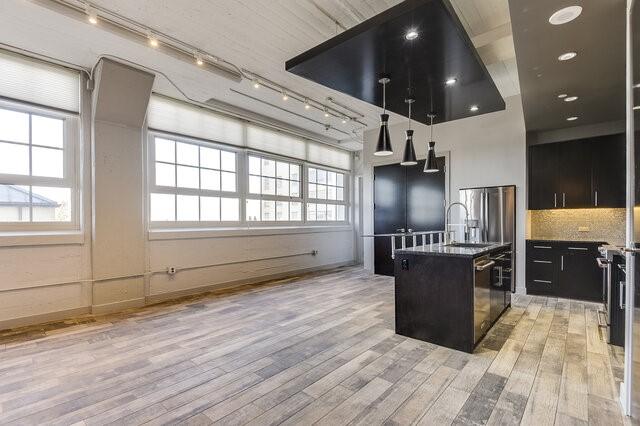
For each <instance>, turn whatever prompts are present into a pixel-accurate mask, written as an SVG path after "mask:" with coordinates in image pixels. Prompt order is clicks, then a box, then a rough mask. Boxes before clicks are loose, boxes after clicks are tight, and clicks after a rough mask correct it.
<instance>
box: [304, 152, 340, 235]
mask: <svg viewBox="0 0 640 426" xmlns="http://www.w3.org/2000/svg"><path fill="white" fill-rule="evenodd" d="M309 169H316V170H324V171H327V172H334V173H340V174H342V175H343V182H342V183H343V186H342V188H343V194H342V195H343V196H342V201H340V200H329V199H322V198H311V197H309V183H310V182H309ZM350 177H351V175H350V174H349V173H348V172H347V171H345V170H340V169H336V168H332V167H327V166H320V165H316V164H312V163H308V164H306V166H305V173H304V189H305V194H306V196H305V206H304V210H305V217H304V220H305V222H306V223H307V224H310V225H319V226H330V225H344V224H348V223H350V216H349V214H350V207H351V203H350V202H349V200H350V194H349V182H350ZM326 185H327V187H328V186H330V185H328V184H326ZM331 186H333V185H331ZM308 204H332V205H335V206H344V220H308V219H307V215H306V213H307V205H308Z"/></svg>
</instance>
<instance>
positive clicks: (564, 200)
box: [529, 134, 626, 210]
mask: <svg viewBox="0 0 640 426" xmlns="http://www.w3.org/2000/svg"><path fill="white" fill-rule="evenodd" d="M624 147H625V144H624V135H623V134H620V135H609V136H602V137H597V138H590V139H581V140H575V141H570V142H560V143H551V144H542V145H534V146H531V147H529V209H531V210H545V209H553V208H559V209H561V208H568V209H569V208H587V207H624V204H625V201H624V200H625V175H626V172H625V170H626V169H625V149H624Z"/></svg>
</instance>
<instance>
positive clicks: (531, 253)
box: [527, 242, 557, 261]
mask: <svg viewBox="0 0 640 426" xmlns="http://www.w3.org/2000/svg"><path fill="white" fill-rule="evenodd" d="M556 257H557V253H556V247H555V245H553V244H551V243H546V242H544V243H543V242H541V243H529V244H527V259H536V260H541V261H545V260H546V261H553V260H554V259H555V258H556Z"/></svg>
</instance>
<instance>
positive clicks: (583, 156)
mask: <svg viewBox="0 0 640 426" xmlns="http://www.w3.org/2000/svg"><path fill="white" fill-rule="evenodd" d="M557 145H558V148H557V149H558V159H557V162H556V163H557V165H558V169H557V172H556V175H555V179H556V184H555V186H554V187H555V188H556V191H557V192H556V194H557V195H556V196H557V200H558V202H557V206H558V207H559V208H566V209H576V208H586V207H591V150H590V149H585V144H584V143H583V142H582V141H572V142H564V143H559V144H557Z"/></svg>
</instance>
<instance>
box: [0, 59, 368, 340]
mask: <svg viewBox="0 0 640 426" xmlns="http://www.w3.org/2000/svg"><path fill="white" fill-rule="evenodd" d="M103 71H104V70H103ZM105 72H106V71H105ZM118 72H125V74H126V70H124V71H123V69H121V68H118ZM130 77H131V78H129V77H127V76H126V75H120V76H119V77H118V79H117V80H119V81H122V82H123V84H125V83H126V82H127V81H133V80H135V73H134V74H132V75H131V76H130ZM103 78H104V76H103ZM112 83H114V82H112ZM83 87H85V85H84V84H83ZM125 90H131V89H126V88H125ZM110 93H111V94H113V95H116V94H117V93H116V90H114V88H113V87H112V88H111V89H110ZM90 97H91V96H90V93H89V92H84V95H83V110H84V111H86V112H85V114H83V117H82V129H81V135H82V137H81V139H82V146H81V158H82V159H83V160H82V162H81V167H82V170H81V173H80V175H81V177H82V179H81V187H82V200H83V201H82V205H83V215H82V227H83V229H82V231H81V232H79V233H72V234H62V235H53V234H50V235H0V265H2V268H0V329H4V328H9V327H15V326H20V325H27V324H33V323H39V322H44V321H49V320H55V319H62V318H67V317H70V316H73V315H78V314H82V313H89V312H94V313H103V312H109V311H117V310H121V309H124V308H127V307H130V306H139V305H142V304H145V303H146V304H148V303H153V302H156V301H159V300H165V299H171V298H174V297H177V296H180V295H183V294H189V293H198V292H202V291H205V290H208V289H211V288H215V287H217V286H230V285H237V284H242V283H248V282H258V281H262V280H265V279H270V278H275V277H281V276H289V275H293V274H296V273H299V272H302V271H309V270H317V269H324V268H329V267H334V266H339V265H346V264H351V263H353V261H354V258H355V251H356V250H355V247H354V246H355V245H354V241H355V238H354V232H353V227H352V226H350V225H348V226H335V227H313V226H310V227H295V228H288V229H273V228H272V229H258V230H255V229H252V230H247V229H236V230H226V231H222V232H219V231H217V232H216V231H211V232H193V231H181V232H151V233H150V232H148V230H147V228H148V227H147V224H146V219H145V217H146V214H145V213H144V211H145V209H146V206H145V204H146V203H145V202H144V182H143V180H144V170H145V168H146V162H145V161H144V158H143V156H142V155H141V148H142V143H143V142H142V141H143V140H145V139H144V137H143V135H141V134H140V132H138V131H135V129H133V130H132V129H130V128H128V127H127V126H129V125H130V124H131V123H120V124H117V122H118V119H115V118H113V116H111V114H117V113H118V111H119V110H120V109H121V108H122V109H126V108H125V107H124V106H123V105H121V102H123V101H122V100H120V99H121V98H122V97H121V96H113V97H111V99H108V100H104V99H103V100H102V101H101V100H100V97H98V102H106V103H107V104H109V105H105V107H106V108H107V110H108V111H106V112H105V111H104V110H103V112H105V115H108V116H110V117H111V118H109V119H106V120H105V119H103V120H99V121H98V122H97V124H98V125H97V126H96V125H95V124H96V123H92V120H91V115H90V113H89V111H91V108H90V107H89V106H88V105H90ZM126 102H127V103H128V104H130V103H131V102H133V101H132V100H131V99H128V100H126ZM145 102H146V100H145ZM95 110H96V111H100V106H96V107H95ZM99 115H100V114H99ZM92 125H93V128H94V132H95V135H94V136H95V137H94V139H93V141H94V144H95V143H97V144H99V145H100V147H98V148H95V146H94V148H95V152H93V153H91V152H90V150H91V148H92V146H91V145H92V144H91V140H92V133H91V127H92ZM92 157H93V158H94V161H95V162H96V163H97V164H96V165H95V167H94V168H93V170H92V163H91V158H92ZM96 171H97V173H96ZM113 173H116V174H117V176H119V178H118V177H113V176H112V175H113ZM110 176H112V177H110ZM351 184H352V183H351ZM123 191H125V192H126V194H127V197H129V201H128V203H129V204H128V205H119V198H118V197H119V195H118V194H122V192H123ZM131 196H135V197H134V198H131ZM93 206H95V207H93ZM123 214H124V215H125V216H124V217H123ZM313 251H317V254H316V255H311V254H310V253H311V252H313ZM130 254H131V255H130ZM129 255H130V256H129ZM170 266H171V267H175V268H177V269H178V272H177V274H175V275H172V276H171V275H168V274H167V273H166V270H167V268H168V267H170ZM113 278H116V279H113Z"/></svg>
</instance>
